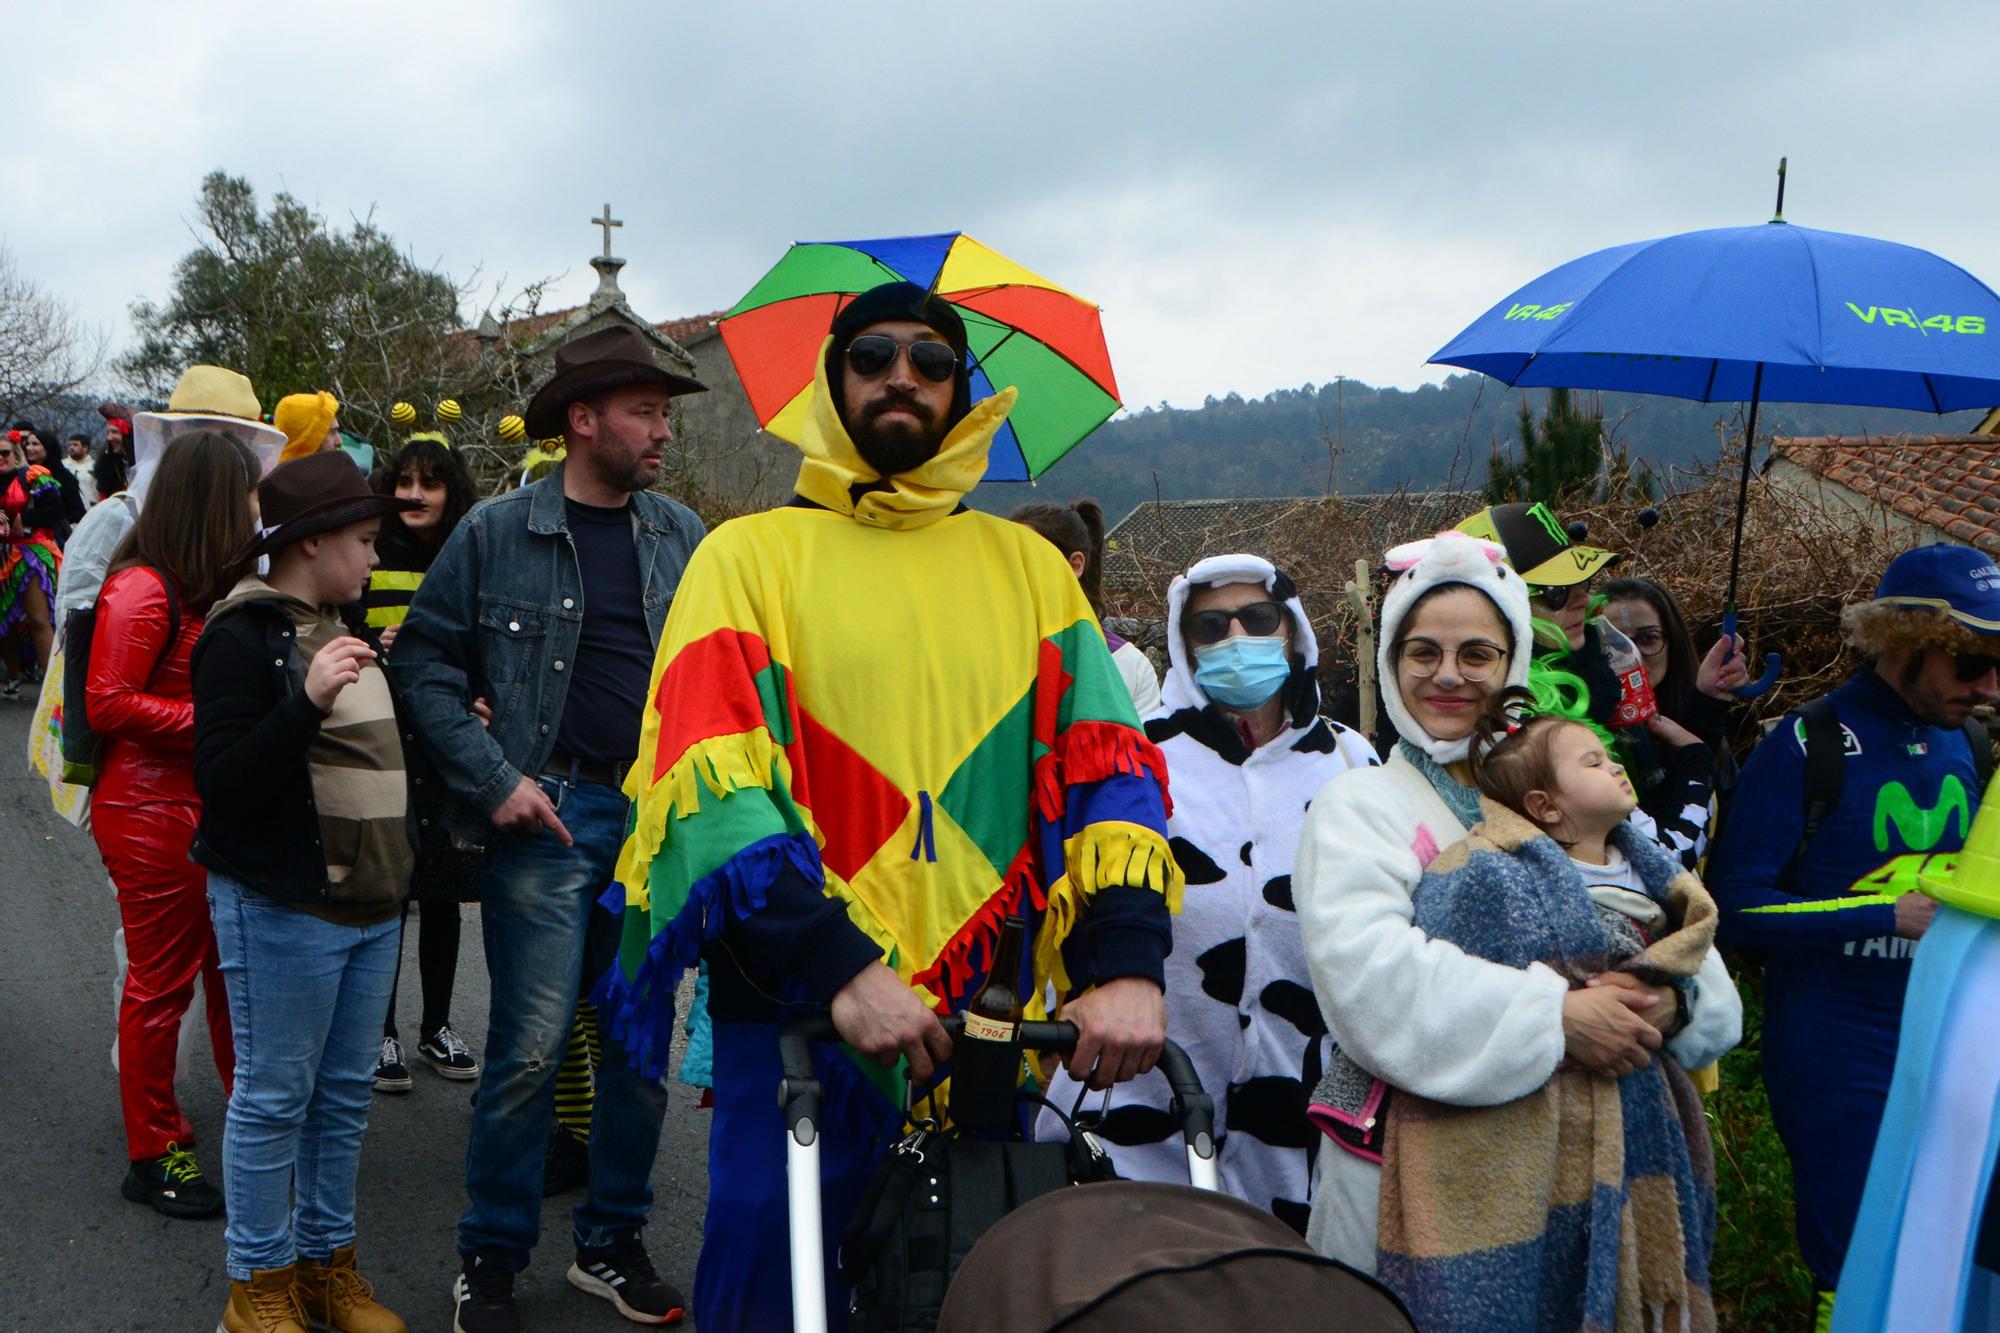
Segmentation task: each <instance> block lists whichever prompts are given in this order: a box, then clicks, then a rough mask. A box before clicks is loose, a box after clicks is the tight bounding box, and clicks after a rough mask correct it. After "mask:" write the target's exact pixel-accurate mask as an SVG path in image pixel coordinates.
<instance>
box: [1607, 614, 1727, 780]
mask: <svg viewBox="0 0 2000 1333" xmlns="http://www.w3.org/2000/svg"><path fill="white" fill-rule="evenodd" d="M1604 618H1605V619H1607V620H1609V621H1610V622H1611V623H1612V624H1614V625H1616V626H1617V627H1618V628H1619V630H1620V631H1621V632H1623V633H1624V635H1625V637H1626V638H1628V639H1630V640H1631V641H1632V646H1633V647H1635V648H1637V649H1638V650H1639V658H1640V660H1641V661H1642V662H1643V663H1644V664H1645V667H1646V679H1647V680H1648V681H1649V682H1651V683H1652V686H1653V698H1654V700H1655V701H1656V702H1657V703H1658V704H1659V708H1660V716H1661V717H1664V718H1668V719H1670V720H1672V721H1673V722H1675V723H1676V724H1678V725H1679V726H1681V727H1682V728H1685V729H1686V730H1687V731H1688V732H1689V733H1690V734H1691V735H1692V736H1693V737H1694V738H1695V739H1696V740H1699V741H1701V742H1702V743H1704V744H1706V745H1709V746H1720V745H1721V744H1722V741H1723V739H1724V737H1725V736H1726V735H1727V733H1728V731H1729V723H1730V710H1731V707H1732V705H1733V703H1734V701H1735V696H1734V694H1733V693H1732V691H1734V690H1735V688H1736V687H1737V686H1739V685H1741V684H1743V683H1744V682H1745V681H1746V680H1748V679H1749V678H1750V673H1749V671H1748V669H1747V664H1746V662H1745V660H1744V656H1743V653H1742V640H1741V639H1740V638H1739V639H1738V640H1737V643H1736V649H1737V651H1735V652H1733V653H1732V652H1731V651H1730V644H1729V642H1728V640H1726V639H1717V640H1716V641H1715V644H1714V646H1713V647H1711V648H1710V649H1709V650H1708V653H1707V655H1706V656H1704V657H1696V656H1695V652H1694V636H1692V635H1691V634H1689V633H1688V627H1687V620H1686V618H1685V617H1683V616H1682V615H1681V608H1680V603H1679V602H1676V601H1675V600H1674V595H1673V594H1672V593H1670V592H1668V591H1667V590H1666V589H1665V588H1663V587H1661V586H1660V585H1659V584H1657V583H1655V582H1653V580H1651V579H1641V578H1622V579H1613V580H1612V581H1611V582H1610V583H1607V584H1605V585H1604ZM1725 657H1727V658H1728V660H1727V661H1724V660H1723V659H1724V658H1725Z"/></svg>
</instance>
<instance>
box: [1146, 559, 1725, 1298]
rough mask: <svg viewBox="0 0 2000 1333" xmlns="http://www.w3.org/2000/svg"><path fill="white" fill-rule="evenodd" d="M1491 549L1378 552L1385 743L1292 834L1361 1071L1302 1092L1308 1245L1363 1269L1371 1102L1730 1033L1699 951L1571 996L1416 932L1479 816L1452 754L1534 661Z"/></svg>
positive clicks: (1486, 1087)
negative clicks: (1456, 846) (1698, 964)
mask: <svg viewBox="0 0 2000 1333" xmlns="http://www.w3.org/2000/svg"><path fill="white" fill-rule="evenodd" d="M1504 556H1505V551H1504V549H1503V548H1502V547H1501V546H1499V545H1497V544H1496V543H1494V542H1492V541H1487V540H1480V539H1477V538H1474V537H1471V536H1468V535H1465V534H1463V533H1458V532H1449V533H1443V534H1440V535H1439V536H1437V537H1435V538H1433V539H1430V540H1428V541H1421V542H1413V543H1410V544H1409V545H1407V546H1401V547H1398V548H1396V549H1395V550H1393V551H1391V552H1390V553H1389V556H1388V565H1389V568H1390V569H1391V570H1392V571H1393V572H1394V573H1395V574H1396V579H1395V582H1394V583H1393V584H1392V585H1391V586H1390V589H1389V591H1388V593H1387V594H1386V595H1385V596H1384V597H1383V599H1382V623H1381V630H1380V633H1379V635H1378V638H1377V644H1378V647H1377V650H1376V651H1377V663H1378V668H1379V673H1380V674H1379V677H1378V679H1379V680H1380V681H1381V690H1382V705H1383V710H1384V711H1385V712H1386V713H1387V715H1388V717H1389V720H1390V722H1391V724H1392V725H1393V726H1394V728H1395V731H1396V736H1397V740H1396V745H1395V749H1394V751H1393V752H1392V753H1391V755H1390V757H1389V759H1388V762H1386V763H1385V764H1383V765H1382V766H1381V767H1379V768H1371V769H1367V770H1357V771H1350V772H1346V773H1342V774H1340V775H1339V776H1338V777H1336V778H1335V779H1334V780H1333V781H1332V782H1330V783H1329V784H1327V786H1326V788H1325V789H1324V790H1322V791H1321V792H1320V793H1319V794H1318V796H1317V797H1315V798H1314V799H1313V802H1312V809H1311V811H1310V813H1309V814H1308V815H1307V817H1306V821H1305V829H1304V832H1303V835H1302V837H1301V839H1300V843H1299V851H1298V864H1297V868H1296V870H1295V871H1294V881H1293V888H1294V893H1295V896H1296V900H1297V904H1298V914H1299V925H1300V927H1301V931H1302V936H1303V941H1304V945H1305V952H1306V959H1307V962H1308V964H1309V967H1310V971H1311V980H1312V987H1313V990H1314V992H1315V993H1316V995H1317V996H1318V1000H1319V1007H1320V1010H1321V1011H1322V1012H1323V1013H1324V1014H1325V1015H1326V1020H1327V1025H1328V1028H1329V1031H1330V1034H1331V1036H1332V1038H1333V1040H1334V1041H1335V1042H1336V1043H1337V1044H1338V1045H1339V1046H1340V1048H1341V1050H1342V1051H1343V1052H1344V1053H1345V1054H1346V1055H1347V1056H1349V1057H1351V1060H1352V1062H1353V1064H1354V1065H1355V1066H1358V1068H1359V1071H1362V1072H1358V1073H1350V1074H1349V1075H1348V1076H1347V1077H1344V1078H1340V1079H1336V1080H1331V1081H1330V1082H1332V1083H1333V1084H1334V1085H1333V1086H1328V1085H1325V1084H1323V1085H1322V1086H1321V1088H1320V1089H1319V1091H1318V1093H1317V1094H1316V1095H1315V1097H1314V1115H1315V1119H1316V1121H1317V1122H1318V1123H1320V1124H1321V1125H1322V1127H1323V1128H1324V1129H1325V1131H1326V1133H1327V1134H1328V1136H1329V1137H1330V1138H1331V1139H1332V1143H1331V1144H1330V1145H1329V1147H1328V1150H1327V1151H1325V1152H1322V1153H1321V1154H1320V1155H1319V1178H1318V1183H1317V1187H1316V1189H1315V1192H1314V1195H1313V1206H1312V1219H1311V1224H1310V1226H1309V1229H1308V1231H1307V1238H1308V1239H1309V1240H1310V1241H1311V1242H1312V1243H1313V1246H1314V1247H1315V1248H1316V1249H1318V1250H1319V1251H1320V1252H1321V1253H1323V1254H1330V1255H1333V1256H1334V1257H1335V1258H1338V1259H1341V1260H1343V1261H1345V1262H1347V1263H1349V1264H1352V1265H1354V1266H1355V1267H1357V1268H1360V1269H1362V1270H1363V1271H1364V1272H1373V1271H1374V1269H1375V1260H1376V1254H1375V1238H1376V1214H1377V1209H1378V1205H1379V1202H1380V1196H1381V1185H1382V1172H1381V1164H1380V1163H1381V1148H1382V1139H1381V1134H1382V1129H1383V1126H1384V1123H1385V1116H1384V1109H1385V1107H1386V1105H1387V1099H1388V1098H1390V1097H1393V1096H1395V1095H1396V1093H1397V1092H1398V1091H1399V1090H1400V1091H1403V1092H1406V1093H1408V1094H1410V1095H1414V1096H1419V1097H1426V1098H1429V1099H1431V1100H1433V1101H1439V1102H1445V1103H1448V1104H1452V1105H1460V1106H1492V1105H1498V1104H1500V1103H1502V1102H1507V1101H1512V1100H1513V1099H1514V1098H1517V1097H1522V1096H1525V1095H1527V1094H1528V1093H1530V1092H1533V1091H1534V1090H1535V1089H1537V1088H1539V1087H1541V1086H1542V1085H1543V1084H1544V1083H1546V1082H1547V1081H1548V1079H1549V1076H1550V1074H1551V1073H1553V1072H1554V1070H1555V1068H1556V1065H1557V1063H1558V1062H1560V1061H1562V1060H1570V1061H1574V1062H1576V1063H1577V1064H1580V1065H1582V1066H1584V1067H1586V1068H1588V1069H1592V1070H1596V1071H1598V1072H1600V1073H1604V1074H1608V1075H1613V1076H1616V1075H1621V1074H1624V1073H1627V1072H1629V1071H1631V1070H1634V1069H1637V1068H1640V1067H1642V1066H1644V1065H1645V1064H1647V1063H1648V1062H1650V1060H1651V1059H1652V1053H1653V1052H1654V1051H1655V1050H1658V1049H1659V1048H1660V1047H1661V1045H1662V1043H1663V1041H1664V1043H1665V1044H1666V1046H1667V1048H1668V1049H1669V1050H1670V1051H1671V1052H1672V1054H1673V1056H1674V1058H1675V1059H1676V1060H1678V1061H1679V1062H1680V1063H1681V1064H1682V1065H1683V1067H1686V1068H1696V1067H1699V1066H1701V1065H1705V1064H1708V1063H1710V1062H1712V1061H1713V1060H1715V1059H1716V1058H1717V1057H1718V1056H1720V1055H1721V1053H1722V1052H1723V1051H1725V1050H1727V1049H1729V1047H1731V1046H1733V1045H1734V1044H1735V1043H1736V1040H1737V1038H1738V1036H1739V1034H1740V1031H1741V1028H1742V1006H1741V1004H1740V1002H1739V1001H1738V1000H1737V998H1736V992H1735V989H1734V987H1733V986H1732V985H1731V984H1730V982H1729V976H1728V973H1727V971H1726V970H1725V969H1724V968H1723V966H1722V961H1721V958H1720V956H1719V955H1716V954H1714V953H1713V952H1711V953H1710V955H1709V957H1708V959H1707V960H1706V961H1705V962H1704V963H1703V965H1702V969H1701V973H1700V976H1699V978H1698V979H1697V987H1696V989H1695V998H1694V1000H1693V1001H1692V1002H1691V1003H1689V1004H1686V1005H1682V1004H1681V1003H1680V1002H1679V999H1678V997H1677V995H1676V993H1675V992H1674V991H1673V990H1672V989H1670V988H1668V987H1664V986H1647V985H1645V984H1643V983H1641V982H1640V981H1639V980H1638V979H1637V978H1635V977H1632V976H1630V975H1628V974H1625V973H1619V972H1608V973H1606V974H1604V975H1603V976H1602V977H1600V978H1598V979H1597V982H1596V983H1595V984H1593V985H1591V986H1589V987H1585V988H1581V989H1578V990H1570V989H1569V987H1568V985H1567V983H1566V982H1565V981H1564V980H1563V979H1562V978H1561V977H1559V976H1557V975H1556V974H1555V973H1554V972H1553V971H1551V970H1549V969H1548V968H1546V967H1543V966H1540V965H1539V964H1538V965H1536V966H1534V967H1530V968H1528V969H1526V970H1525V971H1521V970H1516V969H1513V968H1508V967H1502V966H1500V965H1498V964H1494V963H1489V962H1486V961H1485V960H1483V959H1478V958H1474V957H1472V956H1471V955H1469V954H1467V953H1464V952H1463V951H1461V950H1460V949H1458V948H1457V946H1455V945H1451V944H1447V943H1444V942H1442V941H1436V940H1432V939H1430V938H1429V937H1427V936H1426V935H1425V934H1424V933H1423V932H1422V931H1421V930H1419V929H1418V928H1417V927H1416V926H1415V924H1414V922H1413V917H1414V909H1413V908H1412V905H1411V894H1412V892H1413V891H1414V890H1415V888H1416V886H1417V881H1418V880H1419V879H1420V878H1421V877H1422V875H1423V871H1424V868H1425V867H1426V866H1428V865H1429V864H1430V862H1431V861H1432V860H1433V859H1434V858H1435V857H1436V856H1437V854H1438V853H1439V852H1440V851H1442V850H1443V849H1444V848H1446V847H1449V846H1451V845H1452V844H1453V843H1456V842H1458V841H1459V840H1460V839H1461V838H1463V837H1464V836H1465V834H1466V832H1467V830H1468V829H1470V828H1471V826H1472V825H1473V824H1475V823H1476V822H1478V820H1479V793H1478V791H1477V790H1476V789H1474V788H1473V787H1472V786H1471V785H1470V773H1469V770H1468V768H1467V764H1466V750H1467V746H1468V743H1469V741H1470V738H1471V735H1472V732H1473V728H1474V725H1475V723H1476V722H1477V719H1478V717H1479V713H1480V710H1481V708H1482V707H1483V706H1484V704H1485V702H1486V699H1487V697H1488V696H1489V695H1490V694H1492V693H1493V692H1494V691H1496V690H1498V689H1500V688H1502V687H1503V686H1507V685H1525V684H1527V683H1528V679H1529V675H1530V672H1531V671H1534V672H1540V671H1542V670H1545V669H1546V668H1543V667H1540V666H1538V665H1537V664H1535V663H1533V662H1532V660H1531V659H1532V657H1533V647H1532V645H1533V635H1532V632H1531V625H1530V622H1531V617H1530V610H1529V599H1528V588H1527V585H1526V583H1525V582H1524V581H1523V579H1522V578H1521V576H1520V575H1519V574H1517V573H1515V572H1514V571H1513V570H1512V569H1510V568H1509V567H1508V566H1507V564H1506V562H1505V559H1504ZM1178 794H1179V793H1178V787H1176V798H1177V799H1178ZM1190 892H1192V890H1190ZM1346 1063H1347V1062H1342V1066H1343V1069H1344V1068H1345V1067H1346ZM1503 1165H1504V1163H1502V1162H1499V1161H1496V1162H1495V1166H1496V1168H1498V1167H1501V1166H1503Z"/></svg>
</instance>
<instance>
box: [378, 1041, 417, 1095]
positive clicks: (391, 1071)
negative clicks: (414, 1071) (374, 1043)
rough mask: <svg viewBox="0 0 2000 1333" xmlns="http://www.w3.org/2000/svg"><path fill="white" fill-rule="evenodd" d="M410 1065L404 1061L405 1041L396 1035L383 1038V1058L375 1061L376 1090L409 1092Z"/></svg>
mask: <svg viewBox="0 0 2000 1333" xmlns="http://www.w3.org/2000/svg"><path fill="white" fill-rule="evenodd" d="M410 1085H411V1079H410V1067H409V1066H408V1065H406V1064H404V1063H403V1043H402V1042H400V1041H397V1040H396V1039H395V1038H394V1037H384V1038H382V1058H381V1059H380V1060H377V1061H376V1062H375V1091H377V1092H408V1091H409V1090H410Z"/></svg>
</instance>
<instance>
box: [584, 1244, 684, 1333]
mask: <svg viewBox="0 0 2000 1333" xmlns="http://www.w3.org/2000/svg"><path fill="white" fill-rule="evenodd" d="M569 1284H570V1285H571V1286H572V1287H575V1288H576V1289H577V1290H578V1291H587V1292H589V1293H590V1294H591V1295H593V1296H602V1297H603V1298H604V1299H605V1300H607V1301H610V1302H611V1303H612V1304H613V1305H614V1306H616V1307H617V1308H618V1313H619V1314H622V1315H624V1316H625V1317H626V1318H627V1319H629V1320H631V1321H632V1322H633V1323H635V1324H678V1323H679V1322H680V1321H681V1316H682V1315H684V1314H685V1313H686V1312H687V1299H686V1298H685V1297H683V1296H682V1295H681V1293H680V1289H679V1288H677V1287H675V1286H674V1285H673V1283H671V1282H668V1281H667V1280H666V1279H665V1278H663V1277H661V1276H660V1275H659V1274H658V1273H656V1272H654V1271H653V1261H652V1260H651V1259H650V1258H648V1257H647V1255H646V1246H645V1242H643V1241H642V1240H640V1238H639V1233H638V1232H637V1231H628V1232H626V1233H625V1234H623V1235H621V1236H619V1237H618V1238H617V1239H616V1240H614V1241H612V1242H611V1244H609V1245H607V1246H605V1247H604V1248H603V1249H599V1250H593V1249H586V1248H585V1247H584V1246H581V1245H579V1246H577V1247H576V1262H575V1263H573V1264H571V1265H570V1266H569Z"/></svg>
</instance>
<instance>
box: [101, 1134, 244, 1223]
mask: <svg viewBox="0 0 2000 1333" xmlns="http://www.w3.org/2000/svg"><path fill="white" fill-rule="evenodd" d="M120 1189H121V1192H122V1193H123V1194H124V1195H125V1197H126V1198H128V1199H130V1200H131V1201H132V1202H133V1203H143V1204H145V1205H146V1206H147V1207H149V1208H151V1209H152V1210H153V1211H154V1212H156V1213H161V1214H164V1215H165V1216H167V1217H179V1218H198V1217H216V1216H219V1215H220V1214H221V1212H222V1191H221V1190H218V1189H217V1188H215V1186H213V1185H211V1184H209V1183H208V1181H207V1180H206V1179H205V1178H204V1177H203V1176H202V1174H201V1165H200V1163H198V1162H196V1161H195V1160H194V1154H193V1153H191V1152H189V1151H188V1150H187V1149H185V1148H183V1147H181V1146H180V1145H179V1144H177V1143H169V1144H168V1145H167V1150H166V1152H165V1153H163V1154H162V1155H160V1156H158V1157H154V1158H152V1159H150V1160H148V1161H144V1162H134V1163H132V1169H131V1170H129V1171H127V1172H126V1173H125V1183H124V1185H123V1186H121V1187H120Z"/></svg>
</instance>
